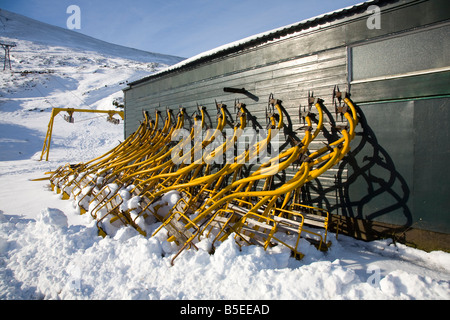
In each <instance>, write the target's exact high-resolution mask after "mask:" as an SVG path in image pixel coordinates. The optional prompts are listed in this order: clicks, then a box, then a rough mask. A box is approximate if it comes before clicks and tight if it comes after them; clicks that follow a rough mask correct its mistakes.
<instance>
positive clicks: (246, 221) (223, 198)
mask: <svg viewBox="0 0 450 320" xmlns="http://www.w3.org/2000/svg"><path fill="white" fill-rule="evenodd" d="M308 103H309V111H307V112H303V113H301V114H299V117H301V118H302V119H301V120H302V121H303V122H304V123H305V124H306V125H305V127H304V136H303V138H302V140H301V141H299V140H294V139H292V140H291V141H290V142H291V143H290V145H291V147H290V148H288V149H286V150H283V151H281V152H279V153H274V154H275V155H274V156H273V157H271V158H269V160H268V161H266V162H264V163H262V164H261V165H259V167H258V168H256V169H255V170H252V171H251V173H249V174H247V175H246V176H243V175H242V169H243V166H244V165H245V164H246V163H248V162H249V161H252V160H255V159H256V158H257V157H258V156H260V153H261V152H262V150H267V147H268V145H269V144H270V141H271V139H272V138H273V137H274V136H275V135H276V134H277V133H278V132H280V130H282V129H283V126H284V123H283V110H282V107H281V101H280V100H277V99H274V98H273V95H271V96H270V97H269V106H270V108H271V111H272V112H269V113H268V114H267V118H268V119H267V120H268V128H267V135H266V136H265V137H264V139H261V140H260V141H257V142H256V143H255V144H254V145H252V146H249V147H248V148H246V149H245V150H244V151H243V152H242V153H241V154H237V155H236V156H234V159H233V160H234V161H226V162H225V163H223V164H222V165H221V166H220V167H217V164H216V167H215V169H214V170H212V167H213V165H212V164H213V163H214V161H213V160H214V159H217V157H221V156H223V155H224V154H225V153H226V152H227V150H228V151H229V150H234V148H235V144H236V142H237V141H238V139H239V137H240V135H242V133H243V132H244V129H245V127H246V125H247V115H248V111H247V109H246V107H245V105H244V104H242V103H236V104H235V110H237V112H236V121H233V120H231V121H230V119H229V114H230V113H229V111H228V110H227V107H226V106H225V105H223V104H217V103H216V107H217V111H218V114H217V126H216V128H215V129H214V130H207V131H206V134H205V135H204V136H202V137H203V139H201V140H200V139H193V138H194V137H196V136H199V134H200V135H201V133H200V132H199V131H201V130H204V129H205V128H207V127H208V126H207V125H206V123H207V121H206V119H207V114H206V109H205V108H204V107H198V111H197V112H196V113H195V114H194V115H193V116H192V117H191V118H192V120H193V123H190V132H189V136H188V137H184V139H182V140H181V141H180V142H178V143H176V142H174V141H172V140H173V134H174V133H176V132H177V130H181V129H183V128H184V126H185V122H186V120H187V119H189V120H190V122H191V119H190V118H189V117H188V116H187V115H186V113H185V109H184V108H180V110H179V112H178V115H177V116H176V117H174V115H173V113H172V111H171V110H169V109H167V110H166V113H167V114H166V117H165V119H164V121H162V117H161V112H160V111H156V113H155V119H154V120H152V119H150V116H149V115H148V113H147V112H143V115H144V117H143V120H142V121H141V123H140V126H139V127H138V129H137V130H136V131H135V132H134V133H133V134H131V135H130V136H129V137H128V138H126V139H125V140H124V141H123V142H122V143H120V144H119V145H117V146H116V147H115V148H113V149H111V150H110V151H109V152H107V153H106V154H104V155H102V156H100V157H97V158H95V159H92V160H90V161H88V162H85V163H78V164H67V165H64V166H61V167H60V168H58V169H57V170H56V171H54V172H51V173H50V178H49V179H50V183H51V186H52V190H55V191H56V192H57V193H62V195H63V196H62V197H63V199H73V200H74V201H76V202H77V204H78V206H79V208H80V212H81V214H84V213H86V212H89V214H90V215H91V216H92V217H93V218H94V219H95V220H96V221H97V226H98V229H99V234H100V235H102V236H106V235H107V231H106V230H107V228H105V225H106V224H113V225H114V226H120V225H125V226H132V227H134V228H135V229H136V230H138V231H139V232H140V233H141V234H143V235H144V236H154V235H156V234H157V233H158V232H160V231H161V230H162V229H163V228H164V229H165V230H166V231H167V232H168V234H169V236H168V241H174V242H176V243H177V244H178V245H179V251H178V253H177V254H176V255H175V256H174V257H173V259H172V263H173V260H174V259H175V258H176V257H177V256H178V255H179V254H180V253H181V252H182V251H183V250H185V249H187V248H196V243H197V242H198V241H200V240H201V238H202V237H210V238H211V239H212V248H214V244H215V243H216V242H217V241H220V242H222V241H224V240H225V239H227V238H228V237H229V236H234V238H235V240H236V242H237V243H238V244H239V245H240V246H243V245H252V244H254V245H261V246H263V247H264V249H266V248H268V247H272V246H274V245H277V244H279V245H284V246H287V247H288V248H289V249H290V250H291V251H292V253H293V255H294V256H295V257H297V258H301V257H303V254H302V253H301V251H300V248H299V243H300V238H306V239H307V240H309V241H310V242H312V243H314V244H315V245H316V246H317V248H318V249H319V250H327V248H328V246H329V242H327V231H328V227H329V224H330V215H329V213H328V212H327V211H326V210H325V209H322V208H317V207H313V206H310V205H308V204H304V203H301V202H300V200H299V199H300V198H301V197H300V193H301V187H302V186H304V185H305V184H306V183H308V182H310V181H312V180H314V179H316V178H318V177H319V176H320V175H322V174H323V173H324V172H326V171H327V170H328V169H330V168H331V167H333V166H335V165H336V164H337V163H339V162H340V161H341V160H342V158H343V157H344V156H345V155H346V154H347V153H348V152H349V150H350V142H351V141H352V139H353V138H354V136H355V127H356V125H357V124H358V117H357V112H356V109H355V106H354V105H353V103H352V102H351V100H350V99H349V97H348V95H347V94H346V93H341V92H339V91H337V92H336V91H335V90H334V91H333V103H334V104H335V110H336V112H337V113H340V115H341V117H342V119H345V120H346V122H347V125H345V126H340V127H339V128H337V129H338V131H339V132H340V138H338V139H336V140H335V141H333V142H328V143H327V144H326V145H324V146H323V147H321V148H318V150H310V146H311V142H312V141H314V139H316V138H317V136H318V135H319V134H320V132H321V131H322V129H323V126H324V120H323V119H324V108H325V106H324V105H323V100H321V99H318V98H314V97H308ZM313 106H314V108H315V110H316V112H315V113H313V112H312V107H313ZM313 116H314V117H315V122H314V123H313V121H312V117H313ZM160 122H163V123H162V124H160ZM227 125H231V128H232V132H233V134H231V135H230V134H228V135H227V137H226V139H217V137H219V136H221V135H222V132H223V131H224V130H225V127H226V126H227ZM160 126H162V128H159V127H160ZM230 130H231V129H228V132H230ZM192 141H194V142H193V143H192ZM220 142H221V143H220ZM315 145H317V144H315ZM183 150H188V152H186V151H185V152H183ZM198 150H200V151H202V150H203V151H205V150H208V152H203V156H202V157H194V153H195V152H196V151H198ZM293 167H295V168H296V171H295V173H294V175H293V176H292V178H290V179H289V180H288V181H286V182H285V183H283V184H282V185H279V186H277V187H274V185H273V183H272V179H273V177H274V175H276V174H279V173H281V172H283V171H284V170H286V169H288V168H291V169H292V168H293ZM124 189H126V190H127V191H128V193H129V195H131V196H132V197H133V198H134V199H137V200H138V201H136V202H135V205H134V207H133V208H130V207H129V206H124V201H126V200H127V199H124V197H123V192H121V190H124ZM170 191H176V192H178V195H179V200H178V201H177V202H176V204H175V205H174V206H173V207H171V208H169V209H170V210H167V208H166V209H165V210H162V207H164V203H161V199H162V198H163V196H164V195H165V194H167V193H168V192H170ZM139 219H141V220H142V219H144V220H146V219H147V220H149V219H150V220H151V221H155V220H156V222H160V225H159V226H158V228H156V229H154V231H153V232H152V234H146V231H145V230H144V228H142V227H141V224H140V223H139ZM284 234H289V235H291V236H290V237H289V239H290V241H286V240H283V239H286V237H284V236H280V235H284Z"/></svg>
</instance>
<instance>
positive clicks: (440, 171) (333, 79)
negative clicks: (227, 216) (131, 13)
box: [124, 0, 450, 250]
mask: <svg viewBox="0 0 450 320" xmlns="http://www.w3.org/2000/svg"><path fill="white" fill-rule="evenodd" d="M335 86H338V87H339V88H340V90H341V91H348V92H349V93H350V94H351V98H352V100H353V102H354V103H355V104H356V105H357V107H358V109H359V112H360V124H359V125H358V128H357V136H356V138H355V140H354V141H353V142H352V151H351V153H350V154H349V155H348V156H346V157H345V158H344V160H343V161H342V163H341V164H340V165H339V166H338V167H336V168H334V169H332V170H329V171H328V172H327V173H326V174H325V175H323V176H321V177H320V178H319V179H316V180H315V181H313V182H311V183H309V184H308V185H306V186H305V187H304V188H303V190H302V191H303V198H304V201H305V203H308V204H311V205H314V206H319V207H323V208H326V209H328V210H329V211H330V212H331V213H332V214H333V218H334V222H338V221H339V222H340V223H341V227H342V232H343V233H347V234H349V235H352V236H355V237H358V238H362V239H374V238H378V237H393V238H394V239H396V240H399V241H402V242H405V243H408V244H411V245H416V246H419V247H421V248H424V249H444V250H448V249H449V247H450V245H449V242H448V240H449V236H448V235H449V233H450V218H449V214H450V212H449V211H450V210H449V207H450V200H449V199H450V194H449V184H450V183H449V181H450V173H449V171H450V170H449V169H448V168H447V167H446V165H447V164H448V160H449V159H450V136H449V131H450V125H449V119H450V114H449V109H450V2H449V1H447V0H391V1H368V2H364V3H361V4H358V5H355V6H352V7H348V8H344V9H342V10H338V11H335V12H331V13H329V14H325V15H321V16H318V17H315V18H311V19H308V20H305V21H301V22H299V23H296V24H293V25H289V26H287V27H284V28H280V29H276V30H272V31H269V32H266V33H263V34H260V35H256V36H254V37H250V38H248V39H246V40H243V41H237V42H235V43H232V44H229V45H227V46H223V47H220V48H217V49H216V50H211V51H209V52H206V53H204V54H200V55H198V56H196V57H193V58H191V59H188V60H186V61H183V62H181V63H179V64H177V65H174V66H172V67H170V68H168V69H167V70H165V71H162V72H159V73H157V74H153V75H150V76H149V77H146V78H143V79H141V80H138V81H135V82H132V83H130V84H129V86H128V87H127V88H126V89H125V90H124V94H125V135H126V136H128V135H129V134H131V133H132V132H133V131H134V130H136V128H137V126H138V124H139V121H140V120H141V119H142V111H143V110H146V111H149V112H150V114H153V113H154V111H155V109H158V108H159V109H160V110H161V111H163V110H164V109H165V108H171V109H173V110H178V108H179V107H180V106H183V107H184V108H186V110H187V113H189V114H192V113H193V112H194V111H195V110H196V108H197V105H202V106H205V107H206V108H207V111H208V112H210V114H212V115H214V114H215V113H216V109H215V100H217V101H219V102H221V103H224V104H227V105H228V106H231V107H232V106H233V105H234V102H235V100H236V99H239V101H240V102H243V103H245V104H246V106H247V109H248V110H249V112H250V113H251V115H252V117H254V119H255V120H256V121H257V122H258V121H259V122H260V123H261V124H262V126H264V124H265V106H267V100H268V97H269V95H270V94H273V95H274V97H275V98H277V99H280V100H282V103H283V107H284V108H285V111H286V115H287V121H288V122H287V126H286V128H285V129H286V130H287V129H289V130H291V131H295V130H296V129H297V128H298V127H300V126H301V125H302V124H301V121H299V120H300V119H299V107H305V106H307V98H308V93H309V92H314V96H315V97H319V98H321V99H323V100H324V104H325V106H328V107H329V112H330V119H329V120H330V121H331V120H332V118H333V117H334V110H333V109H332V108H331V106H332V101H331V99H332V91H333V88H334V87H335ZM224 88H234V89H242V88H244V89H245V91H242V90H231V91H234V92H230V90H224ZM211 118H212V122H214V120H215V119H214V117H211ZM212 125H214V123H212ZM322 139H323V140H326V139H327V137H325V136H323V137H322ZM319 143H320V142H319ZM288 171H289V170H288ZM286 174H287V175H289V174H290V173H289V172H287V173H286Z"/></svg>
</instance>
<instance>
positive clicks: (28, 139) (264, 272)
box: [0, 11, 450, 300]
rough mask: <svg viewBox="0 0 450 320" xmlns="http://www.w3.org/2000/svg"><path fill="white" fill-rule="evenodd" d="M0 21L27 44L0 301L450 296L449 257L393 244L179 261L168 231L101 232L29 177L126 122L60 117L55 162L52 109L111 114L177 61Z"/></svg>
mask: <svg viewBox="0 0 450 320" xmlns="http://www.w3.org/2000/svg"><path fill="white" fill-rule="evenodd" d="M0 21H1V23H0V29H1V30H2V33H1V36H0V40H1V41H4V42H5V41H11V42H15V43H16V44H17V47H15V48H13V50H12V51H11V59H12V65H13V72H11V71H3V72H0V182H1V186H2V188H1V192H0V299H159V300H161V299H235V300H247V299H255V300H259V299H266V300H278V299H358V300H363V299H389V300H391V299H433V300H434V299H440V300H447V299H449V298H450V254H449V253H445V252H441V251H435V252H430V253H427V252H424V251H421V250H417V249H413V248H410V247H406V246H404V245H401V244H394V243H392V241H391V240H390V239H387V240H383V241H373V242H363V241H358V240H355V239H352V238H349V237H346V236H342V235H340V236H339V238H338V239H336V238H335V235H334V234H329V239H330V240H331V241H332V242H333V244H332V246H331V248H330V250H329V251H328V252H326V253H324V252H319V251H317V250H316V249H315V248H314V247H313V246H311V245H309V243H308V242H307V241H303V242H302V243H301V245H300V247H301V250H302V252H303V253H304V254H305V258H304V259H302V260H300V261H298V260H295V259H293V258H291V257H290V252H289V251H288V250H285V249H283V247H281V246H277V247H274V248H271V249H268V250H267V251H264V250H263V248H261V247H257V246H250V247H244V248H242V250H239V247H238V246H237V245H236V244H235V243H234V241H233V240H232V237H230V238H229V239H228V240H226V241H225V242H223V243H221V244H220V245H219V246H218V247H217V248H216V251H215V253H214V254H213V255H210V254H209V253H208V250H207V248H208V247H209V241H210V240H209V239H204V240H203V241H201V242H200V243H199V245H198V247H199V251H194V250H188V251H184V252H183V253H182V254H181V255H180V256H179V257H178V258H177V260H176V261H175V265H174V266H171V264H170V261H171V259H172V257H173V255H174V254H175V253H176V252H177V251H178V248H177V247H176V246H175V245H173V244H171V243H169V242H167V241H166V237H167V236H166V234H165V233H164V232H160V233H158V234H157V235H156V236H155V237H153V238H146V237H143V236H141V235H140V234H138V233H137V232H136V231H135V230H134V229H132V228H129V227H124V228H122V229H120V230H118V232H117V233H116V234H115V235H114V236H108V237H106V238H102V237H99V236H98V234H97V227H96V226H95V224H94V222H93V221H92V219H91V218H90V217H89V215H87V214H86V215H82V216H80V215H79V214H78V210H77V209H76V207H74V204H73V203H72V201H70V200H67V201H65V200H61V199H60V195H57V194H55V193H54V192H52V191H51V190H50V189H49V186H48V181H29V179H31V178H39V177H42V176H44V172H46V171H52V170H54V169H56V168H57V167H59V166H60V165H63V164H66V163H68V162H70V163H78V162H81V161H85V160H89V159H91V158H94V157H95V156H98V155H100V154H103V153H104V152H106V151H108V150H109V149H110V148H112V147H113V146H115V145H117V144H118V143H119V141H120V140H123V123H120V124H119V125H114V124H112V123H110V122H107V121H106V120H105V119H106V117H105V116H104V115H101V114H90V113H84V114H83V113H75V114H74V118H75V122H74V123H73V124H69V123H67V122H65V121H64V120H63V118H62V115H58V116H57V118H56V120H55V124H54V129H53V140H52V147H51V151H50V158H49V161H48V162H46V161H38V160H39V157H40V153H41V149H42V144H43V141H44V138H45V134H46V131H47V124H48V121H49V119H50V111H51V108H52V107H77V108H89V109H112V108H114V107H113V106H112V101H113V100H114V99H116V98H120V97H122V92H121V89H122V88H123V87H124V86H125V85H126V84H125V82H126V81H127V80H128V81H129V80H135V79H138V78H141V77H143V76H146V75H148V74H150V73H151V72H155V71H158V70H161V68H163V67H165V66H167V65H171V64H173V63H175V62H177V61H176V60H177V59H176V58H174V57H164V56H162V55H153V56H152V54H148V53H147V54H144V53H142V52H140V53H139V54H136V55H134V56H133V55H132V54H131V53H130V51H128V50H129V49H127V48H123V47H114V48H115V49H114V50H113V49H111V47H110V45H109V44H105V43H102V42H95V41H94V40H92V38H90V40H89V41H87V40H86V38H84V36H76V35H74V34H73V33H70V32H69V31H67V30H63V29H58V28H55V27H50V26H47V25H46V26H45V28H43V27H42V28H43V29H42V30H45V32H40V33H38V34H36V35H34V38H33V37H32V36H30V34H32V32H29V33H27V32H26V30H27V29H33V28H37V27H38V26H36V23H37V22H34V21H32V20H30V19H27V18H24V17H21V16H18V15H13V14H10V13H7V12H5V11H0ZM67 32H69V35H67ZM88 42H89V43H90V44H89V46H88V45H87V44H86V43H88ZM133 52H135V51H133ZM135 53H136V52H135ZM130 57H132V58H130ZM178 61H179V60H178ZM169 200H170V199H169ZM156 227H157V225H154V226H150V228H156Z"/></svg>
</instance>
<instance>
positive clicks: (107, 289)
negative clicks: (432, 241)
mask: <svg viewBox="0 0 450 320" xmlns="http://www.w3.org/2000/svg"><path fill="white" fill-rule="evenodd" d="M41 192H45V191H42V190H41ZM0 232H1V233H0V234H1V235H2V236H1V238H0V257H1V259H2V263H1V268H0V275H1V276H0V289H1V290H0V292H1V294H0V297H1V298H2V299H448V298H450V292H449V276H448V266H449V262H450V261H449V255H448V254H447V253H443V252H432V253H424V252H422V251H420V250H416V249H412V248H408V247H405V246H403V245H397V246H394V245H392V244H391V243H390V241H389V240H386V241H376V242H371V243H363V242H360V241H355V240H353V239H350V238H348V237H344V236H342V237H340V239H339V240H338V241H336V240H333V246H332V249H331V250H330V252H329V253H327V254H324V253H321V252H318V251H317V250H316V249H315V248H314V247H312V246H311V247H309V248H307V252H305V253H306V258H305V259H304V260H302V261H297V260H295V259H292V258H291V257H290V253H289V252H288V251H286V250H282V249H281V248H280V247H275V248H273V249H271V250H268V251H264V250H263V248H261V247H258V246H250V247H244V248H243V249H242V251H240V250H239V247H238V246H237V245H236V243H235V242H234V241H233V240H232V238H231V237H230V238H229V239H228V240H226V241H225V242H224V243H222V244H220V246H219V247H218V248H217V250H216V252H215V253H214V255H210V254H208V252H207V251H206V247H207V246H208V243H207V242H208V240H207V239H205V240H204V241H202V242H201V243H200V244H203V247H202V246H201V245H200V248H199V251H197V252H194V251H193V250H190V251H187V252H185V253H183V254H182V255H181V256H180V257H179V258H178V260H177V261H176V263H175V265H174V266H173V267H171V266H170V260H171V256H172V254H174V253H176V250H177V249H176V248H174V247H173V246H172V245H171V244H169V243H168V242H167V241H166V239H165V236H163V235H162V233H160V236H157V237H154V238H144V237H143V236H141V235H139V234H138V233H137V232H136V231H135V230H134V229H132V228H130V227H126V228H123V229H120V230H119V232H117V234H116V235H115V236H114V237H106V238H104V239H103V238H101V237H99V236H98V235H97V228H96V226H95V225H94V224H93V223H91V224H89V223H88V224H87V225H71V226H69V225H68V222H67V217H66V215H65V213H64V212H62V211H61V210H59V209H52V208H44V209H42V210H41V211H40V213H39V215H38V216H37V217H36V219H27V218H24V217H19V216H13V215H4V214H1V215H0ZM305 246H307V244H306V243H303V248H304V249H305ZM377 273H379V274H378V275H377ZM377 276H378V277H379V278H377Z"/></svg>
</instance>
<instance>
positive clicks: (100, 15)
mask: <svg viewBox="0 0 450 320" xmlns="http://www.w3.org/2000/svg"><path fill="white" fill-rule="evenodd" d="M360 2H363V0H128V1H123V0H109V1H107V0H0V8H1V9H5V10H9V11H12V12H15V13H19V14H22V15H25V16H27V17H30V18H33V19H36V20H39V21H42V22H46V23H49V24H52V25H56V26H59V27H63V28H67V26H66V21H67V19H68V18H69V16H70V14H68V13H66V10H67V7H68V6H69V5H77V6H79V8H80V10H81V29H79V30H76V31H77V32H81V33H84V34H86V35H89V36H92V37H94V38H97V39H101V40H104V41H108V42H112V43H115V44H120V45H124V46H127V47H132V48H137V49H142V50H146V51H151V52H158V53H164V54H171V55H176V56H181V57H186V58H189V57H192V56H194V55H196V54H198V53H201V52H203V51H207V50H210V49H213V48H215V47H218V46H220V45H223V44H227V43H229V42H232V41H235V40H239V39H242V38H245V37H248V36H251V35H254V34H257V33H260V32H264V31H268V30H271V29H274V28H278V27H282V26H285V25H288V24H291V23H295V22H298V21H301V20H304V19H308V18H311V17H314V16H317V15H319V14H323V13H327V12H330V11H334V10H337V9H340V8H343V7H347V6H351V5H354V4H357V3H360Z"/></svg>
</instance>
